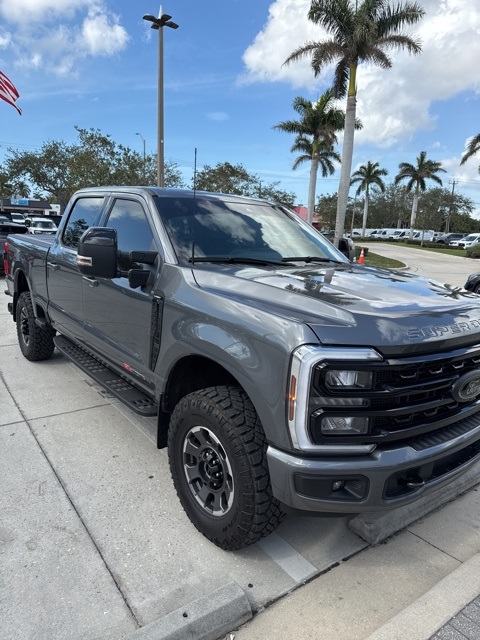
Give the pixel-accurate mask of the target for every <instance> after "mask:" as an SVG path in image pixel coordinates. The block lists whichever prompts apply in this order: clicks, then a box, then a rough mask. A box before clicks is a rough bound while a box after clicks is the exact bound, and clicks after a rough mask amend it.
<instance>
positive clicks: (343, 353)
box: [286, 345, 383, 454]
mask: <svg viewBox="0 0 480 640" xmlns="http://www.w3.org/2000/svg"><path fill="white" fill-rule="evenodd" d="M382 361H383V357H382V356H381V354H380V353H378V351H375V350H374V349H370V348H368V347H324V346H321V347H320V346H317V345H315V346H314V345H303V346H301V347H299V348H298V349H296V350H295V351H294V352H293V354H292V361H291V365H290V375H289V381H288V389H287V401H288V407H287V415H286V418H287V422H288V427H289V431H290V436H291V440H292V444H293V447H294V448H295V449H301V450H303V451H322V450H323V451H326V450H329V451H331V452H332V451H333V450H334V449H335V451H337V450H338V452H339V451H349V452H350V453H354V452H357V453H359V454H360V453H365V451H372V450H373V449H374V448H375V444H352V445H349V444H347V443H345V442H343V443H342V444H341V445H340V446H337V445H332V446H330V444H329V439H330V441H331V440H332V439H334V438H335V437H337V438H339V437H340V438H341V437H344V438H348V436H353V437H354V436H358V435H363V434H368V433H369V430H370V428H371V425H370V418H369V417H368V413H367V411H368V407H369V406H370V398H369V397H365V396H368V392H367V390H369V389H373V388H374V384H375V381H374V374H373V372H372V366H373V364H374V363H375V364H378V363H380V362H382ZM364 390H365V395H364V393H363V391H364ZM361 413H363V414H364V415H360V414H361ZM342 414H343V415H342ZM345 414H346V415H345ZM352 414H353V415H352ZM355 414H357V415H355ZM315 424H316V425H317V426H316V427H315ZM312 429H316V433H317V434H318V436H319V437H318V438H315V437H312V434H313V431H312ZM322 439H323V440H324V442H319V440H322ZM357 442H358V441H357Z"/></svg>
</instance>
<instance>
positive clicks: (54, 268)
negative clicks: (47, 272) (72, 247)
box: [47, 262, 60, 271]
mask: <svg viewBox="0 0 480 640" xmlns="http://www.w3.org/2000/svg"><path fill="white" fill-rule="evenodd" d="M47 266H48V267H49V268H50V269H51V270H52V271H58V270H59V269H60V265H58V264H57V263H56V262H47Z"/></svg>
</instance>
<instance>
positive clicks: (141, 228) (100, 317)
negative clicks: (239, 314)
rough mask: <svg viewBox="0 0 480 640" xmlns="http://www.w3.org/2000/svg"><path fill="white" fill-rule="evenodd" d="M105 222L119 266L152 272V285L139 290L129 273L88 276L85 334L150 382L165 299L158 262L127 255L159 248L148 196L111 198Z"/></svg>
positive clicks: (94, 344) (114, 359) (89, 341)
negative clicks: (157, 292)
mask: <svg viewBox="0 0 480 640" xmlns="http://www.w3.org/2000/svg"><path fill="white" fill-rule="evenodd" d="M106 226H107V227H112V228H114V229H116V230H117V235H118V255H119V258H118V268H119V271H123V272H125V271H128V270H129V269H139V268H140V269H142V268H143V269H150V270H151V272H152V273H151V277H150V280H149V282H148V284H147V285H146V286H144V287H138V288H136V289H133V288H131V287H130V285H129V283H128V278H126V277H118V278H114V279H112V280H108V279H105V278H84V279H83V311H84V331H85V339H86V342H87V345H88V346H91V347H93V348H94V349H95V350H97V351H98V352H100V353H101V354H102V355H104V356H106V357H107V358H108V359H109V360H110V361H111V362H113V363H114V364H116V365H118V366H120V367H123V368H124V369H126V370H127V371H129V373H130V374H131V375H132V376H134V377H135V378H136V379H137V381H138V382H139V383H140V384H146V386H148V387H149V386H150V385H151V381H152V379H153V375H152V371H151V369H150V352H151V344H152V320H153V318H155V319H156V322H158V326H159V322H160V319H159V317H158V316H159V313H161V308H162V305H161V299H160V298H159V297H158V296H154V294H153V286H154V282H155V276H156V273H157V266H156V265H146V264H137V263H133V262H132V261H131V260H130V258H129V253H130V251H158V246H157V244H156V241H155V237H154V234H153V231H152V228H151V226H150V223H149V221H148V217H147V212H146V209H145V205H144V201H143V200H142V199H141V198H138V199H136V198H135V197H133V196H132V197H130V196H123V195H122V196H119V197H115V198H113V200H112V203H111V205H110V211H109V214H108V218H107V222H106Z"/></svg>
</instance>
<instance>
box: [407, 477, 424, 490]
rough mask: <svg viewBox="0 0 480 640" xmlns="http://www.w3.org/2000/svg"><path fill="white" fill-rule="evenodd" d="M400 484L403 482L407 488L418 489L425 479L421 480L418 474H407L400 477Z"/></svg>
mask: <svg viewBox="0 0 480 640" xmlns="http://www.w3.org/2000/svg"><path fill="white" fill-rule="evenodd" d="M401 484H403V485H404V486H405V487H407V488H408V489H420V487H423V486H424V484H425V480H422V478H420V476H407V477H406V478H402V481H401Z"/></svg>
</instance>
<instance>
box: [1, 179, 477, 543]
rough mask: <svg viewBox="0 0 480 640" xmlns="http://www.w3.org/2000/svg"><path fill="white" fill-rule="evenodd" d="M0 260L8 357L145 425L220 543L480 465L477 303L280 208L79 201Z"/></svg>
mask: <svg viewBox="0 0 480 640" xmlns="http://www.w3.org/2000/svg"><path fill="white" fill-rule="evenodd" d="M5 268H6V282H7V285H8V293H9V295H10V296H11V297H12V302H10V303H9V309H10V311H11V313H12V315H13V319H14V320H15V321H16V324H17V331H18V340H19V345H20V349H21V351H22V353H23V355H24V356H25V357H26V358H28V359H29V360H43V359H47V358H50V357H51V356H52V354H53V352H54V349H55V347H56V348H57V349H58V350H59V351H60V352H61V353H62V354H64V355H65V356H67V357H68V358H70V359H71V360H72V361H73V362H75V363H76V364H77V365H78V366H79V367H80V368H81V369H83V370H84V371H86V372H87V373H88V374H89V375H90V376H91V377H92V378H93V379H95V380H96V381H97V382H98V383H100V384H101V385H103V386H104V387H105V388H107V389H108V390H109V391H110V392H111V393H112V394H114V395H116V396H118V397H119V398H120V399H121V400H122V401H123V402H125V403H127V404H128V405H129V406H130V407H131V408H132V409H133V410H135V411H137V412H139V413H141V414H143V415H151V416H157V422H158V446H159V447H164V446H168V454H169V461H170V468H171V473H172V478H173V482H174V484H175V487H176V490H177V493H178V496H179V498H180V501H181V503H182V505H183V507H184V509H185V511H186V512H187V514H188V516H189V518H190V519H191V521H192V522H193V524H194V525H195V526H196V527H197V528H198V529H199V530H200V531H201V532H202V533H203V534H204V535H205V536H206V537H207V538H209V539H210V540H211V541H213V542H214V543H215V544H217V545H218V546H220V547H222V548H224V549H229V550H232V549H240V548H242V547H245V546H247V545H249V544H252V543H254V542H255V541H257V540H258V539H259V538H261V537H262V536H264V535H266V534H268V533H269V532H271V531H273V530H274V528H275V527H276V526H277V524H278V523H279V522H280V521H281V519H282V517H283V514H284V512H285V510H286V509H285V508H284V507H285V505H286V506H287V507H290V508H293V509H300V510H303V511H310V512H312V511H315V512H319V513H333V514H355V513H360V512H365V511H379V510H383V509H391V508H394V507H397V506H400V505H404V504H406V503H409V502H412V501H414V500H416V499H417V498H419V497H420V496H424V495H425V494H427V493H428V492H430V491H432V490H433V489H437V488H439V487H442V486H444V485H446V484H447V483H449V482H451V481H452V480H453V479H455V478H457V477H458V476H460V475H461V474H462V473H464V472H465V471H466V470H467V469H470V468H471V467H472V466H473V465H474V464H476V463H477V462H478V461H479V459H480V413H479V411H480V298H479V297H478V296H476V295H474V294H471V293H468V292H466V291H464V290H462V289H459V288H455V287H451V286H448V285H441V284H439V283H435V282H431V281H428V280H426V279H423V278H417V277H414V276H410V275H405V274H400V273H394V272H391V271H387V270H378V269H372V268H368V267H365V266H363V265H357V264H354V263H351V262H349V261H348V260H347V259H346V258H345V257H344V256H343V255H342V254H341V253H340V252H339V251H337V249H335V248H334V247H333V245H332V244H330V243H329V242H328V241H327V240H325V239H324V238H323V237H322V235H321V234H319V233H318V232H317V231H315V230H314V229H313V228H312V227H310V226H309V225H307V224H306V223H304V222H303V221H302V220H301V219H299V218H298V217H297V216H296V215H295V214H294V213H292V212H291V211H289V210H287V209H285V208H283V207H281V206H278V205H275V204H272V203H269V202H265V201H262V200H253V199H248V198H241V197H236V196H229V195H224V194H209V193H199V192H197V193H193V192H189V191H182V190H162V189H157V188H153V187H103V188H95V189H93V188H92V189H84V190H81V191H78V192H77V193H76V194H75V195H74V196H73V198H72V199H71V201H70V203H69V206H68V208H67V210H66V212H65V214H64V216H63V219H62V223H61V226H60V228H59V229H58V232H57V234H56V236H55V237H52V238H48V237H45V236H42V237H37V236H10V237H9V239H8V242H7V243H6V245H5ZM62 393H68V389H64V390H63V391H62ZM287 510H288V509H287Z"/></svg>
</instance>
